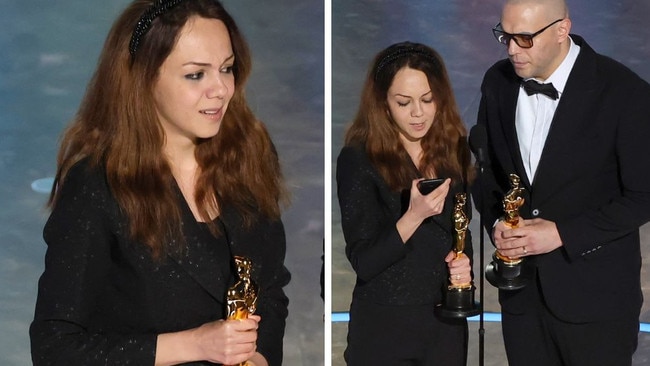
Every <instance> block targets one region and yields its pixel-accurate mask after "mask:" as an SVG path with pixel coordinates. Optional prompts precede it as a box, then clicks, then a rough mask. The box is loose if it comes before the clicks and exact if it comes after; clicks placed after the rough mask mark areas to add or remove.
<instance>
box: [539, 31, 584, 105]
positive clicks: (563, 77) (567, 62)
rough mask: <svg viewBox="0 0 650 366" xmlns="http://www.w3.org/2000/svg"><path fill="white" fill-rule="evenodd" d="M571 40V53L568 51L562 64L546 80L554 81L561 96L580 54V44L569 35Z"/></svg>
mask: <svg viewBox="0 0 650 366" xmlns="http://www.w3.org/2000/svg"><path fill="white" fill-rule="evenodd" d="M569 42H570V43H569V53H567V55H566V57H565V58H564V60H563V61H562V63H561V64H560V66H559V67H558V68H557V69H555V71H553V73H552V74H551V76H550V77H549V78H548V79H546V80H544V83H553V86H554V87H555V89H557V91H558V93H559V95H560V96H562V93H563V92H564V87H565V86H566V83H567V80H569V74H570V73H571V69H573V65H574V64H575V63H576V60H577V59H578V54H580V46H578V45H577V44H575V42H573V39H571V37H569ZM535 80H536V79H535ZM537 81H539V80H537Z"/></svg>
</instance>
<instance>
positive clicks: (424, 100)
mask: <svg viewBox="0 0 650 366" xmlns="http://www.w3.org/2000/svg"><path fill="white" fill-rule="evenodd" d="M422 103H427V104H429V103H433V98H431V99H422Z"/></svg>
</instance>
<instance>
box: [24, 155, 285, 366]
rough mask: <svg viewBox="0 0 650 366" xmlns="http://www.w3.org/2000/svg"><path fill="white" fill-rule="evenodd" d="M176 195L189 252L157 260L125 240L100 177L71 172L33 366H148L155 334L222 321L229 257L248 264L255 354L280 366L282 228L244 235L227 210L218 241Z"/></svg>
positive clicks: (57, 219) (50, 235)
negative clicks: (253, 288) (254, 289)
mask: <svg viewBox="0 0 650 366" xmlns="http://www.w3.org/2000/svg"><path fill="white" fill-rule="evenodd" d="M178 194H179V202H180V203H181V205H182V206H181V207H182V209H181V211H182V220H183V232H184V235H185V238H186V241H187V248H186V250H185V252H184V253H182V254H177V255H169V256H167V257H165V258H163V260H162V261H159V262H158V261H154V260H152V259H151V256H150V254H149V251H148V249H147V248H146V247H145V246H144V245H143V244H141V243H137V242H134V241H133V240H131V239H130V237H129V235H128V229H127V227H128V222H127V220H126V217H125V216H124V215H123V214H122V213H121V212H120V209H119V207H118V204H117V202H116V201H115V198H114V197H113V195H112V194H111V192H110V189H109V187H108V185H107V182H106V178H105V174H104V172H103V171H102V170H101V169H88V168H87V165H86V164H85V163H83V162H82V163H80V164H78V165H76V166H75V167H73V169H72V170H71V171H70V173H69V175H68V176H67V177H66V183H65V185H64V186H63V190H62V191H61V196H60V199H59V201H58V203H57V204H56V206H55V208H54V210H53V211H52V214H51V216H50V218H49V219H48V221H47V223H46V225H45V229H44V238H45V241H46V242H47V245H48V249H47V254H46V257H45V271H44V273H43V275H42V276H41V279H40V281H39V287H38V299H37V303H36V311H35V316H34V321H33V323H32V325H31V327H30V337H31V343H32V359H33V362H34V364H35V365H107V364H108V365H123V364H124V365H126V364H129V365H153V363H154V358H155V352H156V338H157V335H158V334H160V333H165V332H173V331H180V330H185V329H190V328H193V327H197V326H199V325H201V324H204V323H206V322H209V321H213V320H217V319H223V318H224V317H225V307H226V305H225V295H226V290H227V288H228V286H230V285H231V284H232V283H233V281H234V273H233V268H232V256H233V255H246V256H249V257H250V258H251V259H252V261H253V263H254V266H255V267H254V269H253V277H254V280H255V281H257V283H258V284H259V286H260V293H259V296H260V297H259V299H258V311H257V313H258V314H260V315H261V317H262V321H261V323H260V328H259V330H258V332H259V333H258V343H257V344H258V351H259V352H260V353H262V354H263V355H264V356H265V357H266V358H267V360H268V361H269V363H270V364H272V365H280V364H281V362H282V337H283V334H284V326H285V319H286V317H287V303H288V300H287V298H286V296H285V295H284V292H283V290H282V287H283V286H284V285H286V284H287V283H288V282H289V278H290V275H289V273H288V271H287V269H286V268H285V267H284V265H283V261H284V255H285V238H284V229H283V225H282V223H281V222H279V221H275V222H270V221H268V220H265V219H264V218H260V220H259V221H258V222H257V223H256V224H255V225H254V226H253V227H252V228H250V229H244V228H243V226H242V224H241V220H239V218H238V216H237V214H236V213H235V212H234V211H233V210H230V209H228V208H223V212H222V214H221V217H220V220H221V223H222V228H223V229H224V230H223V232H224V233H225V235H224V236H222V237H221V238H220V239H216V238H214V237H213V236H211V235H210V233H209V231H208V229H207V226H206V225H205V224H202V223H198V222H197V221H196V220H195V219H194V217H193V215H192V213H191V211H190V209H189V207H188V206H187V204H186V203H185V201H184V200H183V199H182V196H181V194H180V191H178ZM196 364H209V363H207V362H205V363H196Z"/></svg>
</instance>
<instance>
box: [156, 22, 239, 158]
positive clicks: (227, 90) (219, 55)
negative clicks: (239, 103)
mask: <svg viewBox="0 0 650 366" xmlns="http://www.w3.org/2000/svg"><path fill="white" fill-rule="evenodd" d="M234 62H235V56H234V54H233V51H232V45H231V43H230V36H229V35H228V30H227V28H226V26H225V24H224V23H223V22H222V21H220V20H216V19H206V18H200V17H194V18H190V19H189V20H188V22H187V23H186V24H185V26H184V27H183V28H182V29H181V32H180V34H179V37H178V41H177V43H176V45H175V46H174V48H173V49H172V51H171V53H170V54H169V56H168V57H167V59H166V60H165V62H164V63H163V64H162V65H161V66H160V70H159V75H158V80H157V81H156V84H155V86H154V100H155V103H156V111H157V113H158V117H159V118H160V122H161V124H162V127H163V129H164V131H165V136H166V140H167V145H168V146H169V145H170V144H172V145H174V146H184V145H189V144H194V143H195V142H196V140H197V139H199V138H210V137H213V136H215V135H216V134H217V133H218V132H219V127H220V126H221V121H222V120H223V116H224V114H225V113H226V109H227V108H228V103H229V102H230V99H231V98H232V95H233V93H234V91H235V77H234V75H233V71H232V67H233V64H234Z"/></svg>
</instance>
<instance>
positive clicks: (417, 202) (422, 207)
mask: <svg viewBox="0 0 650 366" xmlns="http://www.w3.org/2000/svg"><path fill="white" fill-rule="evenodd" d="M421 180H422V179H415V180H413V181H412V182H411V197H410V199H409V207H408V209H407V210H406V212H405V213H404V215H402V217H400V219H399V220H397V224H396V226H397V231H398V232H399V234H400V237H401V238H402V242H404V243H406V241H407V240H409V239H410V238H411V235H413V233H414V232H415V230H417V228H418V227H419V226H420V224H422V222H423V221H424V219H426V218H427V217H430V216H434V215H439V214H440V213H441V212H442V211H443V210H444V208H445V199H446V198H447V193H449V185H450V183H451V179H449V178H447V179H445V181H444V182H443V183H442V184H441V185H440V187H438V188H436V189H434V190H433V191H432V192H431V193H429V194H427V195H425V196H423V195H422V194H421V193H420V190H418V182H419V181H421Z"/></svg>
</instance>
